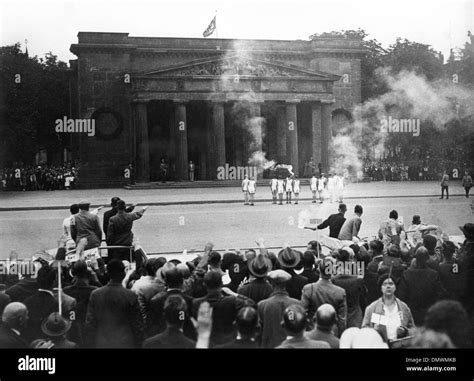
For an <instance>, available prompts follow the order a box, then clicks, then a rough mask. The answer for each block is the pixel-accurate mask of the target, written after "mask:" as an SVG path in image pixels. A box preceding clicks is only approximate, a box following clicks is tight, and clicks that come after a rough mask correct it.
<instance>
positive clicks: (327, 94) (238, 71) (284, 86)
mask: <svg viewBox="0 0 474 381" xmlns="http://www.w3.org/2000/svg"><path fill="white" fill-rule="evenodd" d="M78 39H79V41H78V43H77V44H73V45H71V52H73V53H74V54H75V55H77V57H78V58H77V60H74V61H71V67H72V70H73V73H74V77H73V81H72V84H73V88H74V95H75V97H74V108H73V109H74V114H75V115H73V117H74V118H94V119H95V123H96V134H95V136H87V134H82V135H79V136H77V138H76V149H77V151H78V155H79V157H80V160H81V172H80V181H81V182H82V183H83V184H84V185H87V184H89V185H90V184H99V183H109V184H111V183H121V182H124V177H123V173H124V169H125V168H126V167H127V165H128V164H129V163H132V164H133V167H134V172H135V179H136V181H139V182H148V181H153V180H156V179H157V176H158V169H159V163H160V159H161V158H166V160H167V162H168V163H169V164H170V168H171V169H172V175H173V176H174V178H175V179H177V180H185V179H187V168H188V162H189V160H192V161H193V162H194V163H195V164H196V175H197V176H196V177H197V178H198V179H207V180H212V179H216V173H217V168H219V167H220V166H225V164H226V163H227V164H228V165H230V166H248V165H249V158H251V157H252V154H253V152H256V151H262V152H265V153H266V158H267V159H268V160H275V161H277V162H278V163H281V164H291V165H293V167H294V170H295V172H296V173H298V174H300V175H303V165H304V163H305V162H307V161H308V160H309V158H310V157H313V158H314V161H315V163H321V165H322V167H323V169H324V170H327V168H328V166H329V160H330V158H329V156H328V148H329V140H330V137H331V135H332V134H333V133H334V131H336V130H337V128H339V127H338V126H340V125H341V124H344V123H345V122H347V120H348V119H350V118H351V111H352V109H353V106H354V105H356V104H357V103H359V102H360V91H361V85H360V71H361V70H360V60H361V57H362V54H364V52H365V51H364V49H363V48H362V46H361V41H360V40H351V39H340V38H324V39H323V38H322V39H318V40H314V41H301V40H297V41H277V40H230V39H212V38H206V39H204V38H160V37H157V38H155V37H130V36H129V35H128V33H90V32H80V33H79V34H78Z"/></svg>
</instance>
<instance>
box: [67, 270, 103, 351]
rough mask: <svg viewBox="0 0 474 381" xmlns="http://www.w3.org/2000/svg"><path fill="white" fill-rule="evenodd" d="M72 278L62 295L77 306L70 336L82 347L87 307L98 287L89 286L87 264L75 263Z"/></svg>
mask: <svg viewBox="0 0 474 381" xmlns="http://www.w3.org/2000/svg"><path fill="white" fill-rule="evenodd" d="M71 272H72V275H73V276H74V280H73V284H72V285H70V286H67V287H64V293H65V294H66V295H69V296H71V297H73V298H74V299H76V302H77V306H76V311H75V315H76V316H75V319H74V321H73V322H72V328H71V331H70V336H71V339H72V341H74V342H76V343H78V344H79V345H82V344H83V343H84V324H85V322H86V312H87V305H88V304H89V298H90V295H91V293H92V291H94V290H96V289H97V288H98V287H96V286H92V285H90V284H89V275H88V268H87V264H86V263H85V262H84V261H77V262H76V263H74V264H73V266H72V269H71Z"/></svg>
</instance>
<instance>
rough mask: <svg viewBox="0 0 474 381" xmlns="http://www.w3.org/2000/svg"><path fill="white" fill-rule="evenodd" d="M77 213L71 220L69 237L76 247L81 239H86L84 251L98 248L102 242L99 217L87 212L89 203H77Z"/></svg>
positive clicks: (84, 201) (83, 201)
mask: <svg viewBox="0 0 474 381" xmlns="http://www.w3.org/2000/svg"><path fill="white" fill-rule="evenodd" d="M78 205H79V213H78V214H76V215H75V216H74V218H73V219H72V220H71V237H72V239H73V240H74V241H75V242H76V245H77V244H78V243H79V241H80V240H81V239H82V238H85V239H87V244H86V246H85V248H84V250H89V249H93V248H95V247H99V246H100V243H101V241H102V230H101V228H100V222H99V217H98V216H97V215H94V214H92V213H90V212H89V206H90V202H89V201H86V200H82V201H81V202H79V204H78Z"/></svg>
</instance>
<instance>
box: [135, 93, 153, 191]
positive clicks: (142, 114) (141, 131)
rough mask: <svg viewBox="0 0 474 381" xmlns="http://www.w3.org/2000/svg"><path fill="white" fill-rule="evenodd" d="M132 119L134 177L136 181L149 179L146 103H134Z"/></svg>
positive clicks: (147, 180)
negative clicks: (134, 140) (134, 160)
mask: <svg viewBox="0 0 474 381" xmlns="http://www.w3.org/2000/svg"><path fill="white" fill-rule="evenodd" d="M133 107H134V111H135V112H134V120H135V131H136V139H137V140H136V141H137V157H136V179H137V182H149V181H150V145H149V141H148V116H147V105H146V103H144V102H140V103H135V104H134V106H133Z"/></svg>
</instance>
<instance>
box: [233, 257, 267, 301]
mask: <svg viewBox="0 0 474 381" xmlns="http://www.w3.org/2000/svg"><path fill="white" fill-rule="evenodd" d="M248 270H249V272H250V274H251V275H250V283H247V284H245V285H243V286H241V287H240V288H239V289H238V290H237V293H238V294H240V295H244V296H246V297H247V298H250V299H252V300H253V301H254V302H255V303H258V302H260V301H261V300H264V299H267V298H269V297H270V295H271V293H272V292H273V287H272V286H271V285H270V283H268V281H267V280H266V277H267V274H268V273H269V272H270V271H271V270H272V262H271V261H270V259H268V258H267V257H266V256H265V255H264V254H261V253H260V254H258V255H257V256H256V257H255V258H254V259H252V260H251V261H250V263H249V265H248Z"/></svg>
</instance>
